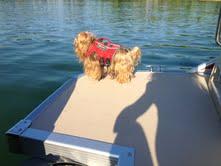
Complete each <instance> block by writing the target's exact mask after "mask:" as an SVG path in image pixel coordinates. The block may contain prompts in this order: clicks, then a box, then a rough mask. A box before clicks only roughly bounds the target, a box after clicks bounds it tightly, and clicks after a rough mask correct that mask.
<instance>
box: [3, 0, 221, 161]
mask: <svg viewBox="0 0 221 166" xmlns="http://www.w3.org/2000/svg"><path fill="white" fill-rule="evenodd" d="M219 5H220V4H219V3H218V2H199V1H189V0H168V1H160V0H146V1H144V0H138V1H136V2H135V1H134V2H133V1H130V0H127V1H123V0H122V1H120V0H112V1H111V0H106V1H105V0H97V1H89V0H88V1H86V0H78V1H77V0H73V1H72V0H64V1H62V0H56V1H55V0H39V1H33V0H17V1H13V0H9V1H7V0H1V1H0V103H1V104H0V132H1V133H0V159H1V163H2V162H3V163H4V164H3V165H6V164H7V165H17V164H18V163H19V162H21V161H22V160H23V159H24V156H21V155H14V154H11V153H8V150H7V146H6V143H5V140H4V132H5V131H6V130H7V129H8V128H9V127H10V126H12V125H13V124H14V123H16V122H17V121H18V120H20V119H22V118H23V117H24V116H25V115H26V114H27V113H29V112H30V111H32V109H33V108H35V107H36V106H37V105H38V104H39V103H40V102H41V101H42V100H43V99H45V98H46V97H47V96H48V95H49V94H50V93H52V92H53V91H54V90H55V89H56V88H58V87H59V86H60V85H61V84H62V83H64V81H65V80H67V79H68V78H70V77H71V76H72V75H73V74H75V73H80V72H82V67H81V65H80V64H79V63H78V60H77V59H76V58H75V56H74V53H73V48H72V40H73V37H74V36H75V35H76V34H77V33H78V32H80V31H92V32H94V33H95V34H97V35H98V36H104V37H108V38H110V39H111V40H112V41H114V42H117V43H120V44H122V45H125V46H128V47H132V46H135V45H136V46H139V47H141V49H142V53H143V57H142V62H141V64H140V65H139V66H138V69H140V70H145V69H147V68H148V65H162V66H165V67H170V68H176V69H186V68H191V67H194V66H196V65H197V64H200V63H201V62H204V61H207V60H210V59H212V58H214V57H217V56H220V54H221V49H220V48H219V47H218V46H217V45H216V44H215V40H214V36H215V30H216V24H217V19H218V12H219ZM1 165H2V164H1Z"/></svg>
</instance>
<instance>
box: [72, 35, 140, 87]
mask: <svg viewBox="0 0 221 166" xmlns="http://www.w3.org/2000/svg"><path fill="white" fill-rule="evenodd" d="M73 46H74V47H75V52H76V55H77V57H78V58H79V60H80V62H82V63H83V66H84V72H85V74H86V75H88V76H89V77H91V78H93V79H95V80H100V79H101V78H104V77H105V76H107V75H110V76H111V78H112V79H116V80H117V81H118V82H119V83H126V82H129V81H130V80H131V78H133V77H134V70H135V67H136V66H137V64H138V62H139V60H140V58H141V50H140V48H138V47H134V48H133V49H131V50H130V49H126V48H123V47H122V46H120V45H117V44H113V43H112V42H111V41H109V40H108V39H103V38H100V39H97V38H96V37H95V35H94V34H93V33H91V32H80V33H79V34H78V35H77V37H76V38H75V39H74V42H73Z"/></svg>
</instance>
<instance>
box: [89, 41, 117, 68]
mask: <svg viewBox="0 0 221 166" xmlns="http://www.w3.org/2000/svg"><path fill="white" fill-rule="evenodd" d="M119 48H120V45H118V44H114V43H112V42H111V41H110V40H109V39H107V38H98V39H96V40H95V41H94V42H93V43H92V44H91V45H90V46H89V48H88V50H87V53H86V56H91V55H93V54H94V53H96V55H97V56H98V57H99V60H102V61H103V62H104V64H105V65H107V63H108V62H110V61H111V59H112V57H113V55H114V54H115V53H116V51H117V50H118V49H119Z"/></svg>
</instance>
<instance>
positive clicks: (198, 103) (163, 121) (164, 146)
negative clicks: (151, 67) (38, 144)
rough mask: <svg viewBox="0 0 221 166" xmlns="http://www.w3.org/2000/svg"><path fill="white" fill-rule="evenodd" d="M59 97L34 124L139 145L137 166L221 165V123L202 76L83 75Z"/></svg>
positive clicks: (154, 74)
mask: <svg viewBox="0 0 221 166" xmlns="http://www.w3.org/2000/svg"><path fill="white" fill-rule="evenodd" d="M58 101H59V102H57V103H56V104H54V105H52V106H51V107H49V108H48V110H47V111H46V112H44V113H42V115H41V116H39V118H38V119H36V120H35V121H34V122H33V124H32V127H33V128H39V129H45V130H50V131H54V132H58V133H65V134H69V135H75V136H80V137H86V138H90V139H95V140H100V141H105V142H109V143H115V144H119V145H125V146H130V147H134V148H135V150H136V155H135V156H136V157H135V165H136V166H142V165H155V166H157V165H162V166H178V165H179V166H180V165H184V166H186V165H188V166H189V165H194V166H196V165H201V166H203V165H205V166H207V165H211V166H216V165H217V166H218V165H221V122H220V121H219V120H218V116H217V114H216V111H215V109H214V106H213V102H212V100H211V98H210V96H209V94H208V90H207V85H206V82H205V79H204V78H203V77H200V76H196V75H193V74H175V73H149V72H138V73H137V74H136V77H135V78H134V79H133V80H132V82H131V83H129V84H124V85H121V84H118V83H117V82H115V81H114V80H110V79H104V80H101V81H99V82H97V81H93V80H90V79H89V78H88V77H85V76H83V77H81V78H79V79H78V81H77V83H76V85H73V86H72V87H71V88H70V89H69V91H68V92H66V93H65V94H64V95H63V96H61V97H60V98H59V99H58ZM61 103H62V104H61Z"/></svg>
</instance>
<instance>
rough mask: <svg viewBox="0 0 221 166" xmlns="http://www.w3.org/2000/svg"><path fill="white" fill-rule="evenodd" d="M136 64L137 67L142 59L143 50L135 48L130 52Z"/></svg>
mask: <svg viewBox="0 0 221 166" xmlns="http://www.w3.org/2000/svg"><path fill="white" fill-rule="evenodd" d="M130 53H131V55H132V58H133V61H134V64H135V65H137V64H138V63H139V61H140V59H141V49H140V48H139V47H134V48H133V49H132V50H131V51H130Z"/></svg>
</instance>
